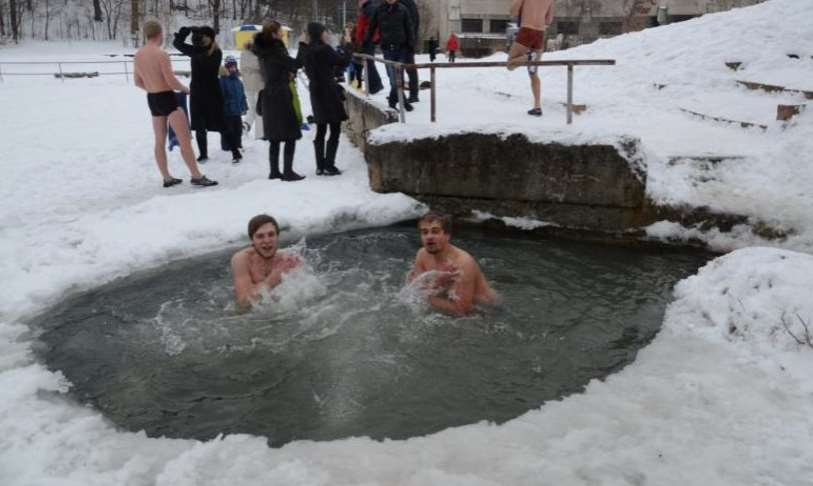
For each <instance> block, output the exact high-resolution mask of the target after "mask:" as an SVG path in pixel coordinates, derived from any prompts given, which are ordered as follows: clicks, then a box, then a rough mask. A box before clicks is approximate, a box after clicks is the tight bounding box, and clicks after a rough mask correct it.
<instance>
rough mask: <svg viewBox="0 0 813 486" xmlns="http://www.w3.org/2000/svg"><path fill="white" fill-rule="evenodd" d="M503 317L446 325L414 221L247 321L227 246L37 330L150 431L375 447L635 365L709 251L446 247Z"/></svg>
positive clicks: (329, 245) (70, 307) (495, 244)
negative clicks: (424, 294)
mask: <svg viewBox="0 0 813 486" xmlns="http://www.w3.org/2000/svg"><path fill="white" fill-rule="evenodd" d="M454 243H455V244H457V245H458V246H460V247H462V248H464V249H466V250H468V251H469V252H471V253H472V254H473V255H475V257H476V258H478V260H479V261H480V264H481V266H482V268H483V270H484V272H485V274H486V277H487V278H488V280H489V281H490V282H491V283H492V285H493V287H494V288H495V290H497V292H499V293H500V294H501V296H502V297H503V299H504V302H503V304H502V305H500V306H498V307H496V308H493V309H485V310H484V311H483V312H481V313H479V314H478V315H476V316H473V317H468V318H464V319H455V318H451V317H447V316H442V315H438V314H436V313H433V312H430V311H428V310H427V309H426V308H424V307H423V305H421V299H419V298H418V296H417V295H416V294H415V293H414V292H412V291H411V290H410V289H408V288H404V279H405V275H406V273H407V271H408V269H409V267H410V265H411V263H412V261H413V259H414V255H415V251H416V249H417V248H418V245H419V240H418V237H417V233H416V231H415V230H414V228H413V227H393V228H384V229H376V230H369V231H358V232H352V233H346V234H340V235H332V236H323V237H318V238H312V239H309V240H308V241H307V243H306V244H303V243H300V244H299V245H298V246H299V249H300V251H302V252H304V254H305V257H306V260H307V261H308V263H309V268H308V269H305V270H303V271H301V272H299V273H297V274H294V275H292V276H291V277H290V278H288V279H287V280H286V281H285V282H284V283H283V285H282V286H281V287H279V288H278V289H277V290H276V291H275V292H274V293H273V294H272V295H271V297H270V298H271V300H272V301H273V304H270V305H268V306H266V307H264V308H263V309H260V310H257V311H254V312H252V313H250V314H247V315H239V314H237V313H236V312H235V310H234V306H233V304H232V287H231V276H230V272H229V258H230V256H231V253H232V252H231V251H229V252H219V253H216V254H212V255H209V256H206V257H201V258H196V259H193V260H185V261H181V262H177V263H175V264H172V265H170V266H167V267H164V268H161V269H159V270H155V271H149V272H143V273H140V274H136V275H132V276H130V277H127V278H125V279H122V280H119V281H117V282H114V283H112V284H110V285H106V286H104V287H101V288H99V289H97V290H95V291H92V292H88V293H86V294H82V295H80V296H78V297H75V298H72V299H70V300H69V301H66V302H64V303H63V304H61V305H59V306H58V307H57V308H55V309H53V310H52V311H51V312H49V313H48V314H47V315H43V316H41V317H39V318H38V319H37V320H36V322H35V326H36V327H37V328H38V329H40V330H41V332H42V334H41V336H40V339H41V344H42V345H41V349H40V353H41V356H42V358H43V359H44V360H45V361H46V363H47V364H48V366H49V368H51V369H59V370H61V371H62V372H63V373H64V374H65V376H66V377H67V378H68V379H69V380H70V381H71V382H72V383H73V385H74V386H73V389H72V393H73V394H74V395H75V396H76V398H77V399H78V400H79V401H80V402H82V403H88V404H91V405H93V406H94V407H96V408H98V409H99V410H101V411H102V412H103V413H104V415H105V416H107V417H108V418H109V419H111V420H112V421H113V422H114V423H116V424H117V425H119V426H121V427H123V428H126V429H129V430H134V431H137V430H142V429H143V430H146V432H147V434H148V435H150V436H168V437H183V438H197V439H209V438H212V437H215V436H216V435H218V434H220V433H250V434H257V435H265V436H267V437H268V438H269V441H270V443H271V444H272V445H274V446H279V445H282V444H285V443H287V442H290V441H292V440H297V439H314V440H329V439H337V438H342V437H349V436H370V437H373V438H376V439H383V438H392V439H402V438H406V437H411V436H416V435H424V434H427V433H431V432H435V431H438V430H441V429H444V428H446V427H450V426H455V425H462V424H469V423H473V422H478V421H481V420H490V421H495V422H504V421H506V420H509V419H511V418H514V417H517V416H519V415H521V414H522V413H524V412H526V411H528V410H529V409H533V408H537V407H539V406H540V405H541V404H542V403H543V402H545V401H547V400H552V399H557V398H561V397H562V396H564V395H567V394H570V393H574V392H577V391H580V390H581V389H582V388H583V387H584V386H585V385H586V384H587V383H588V382H589V381H590V379H592V378H602V377H605V376H607V375H608V374H610V373H613V372H615V371H617V370H619V369H621V368H622V367H623V366H625V365H627V364H629V363H630V362H632V361H633V359H634V358H635V354H636V352H637V350H638V349H640V348H641V347H642V346H644V345H645V344H647V343H648V342H649V341H650V340H651V339H652V338H653V337H654V335H655V334H656V333H657V331H658V329H659V327H660V324H661V320H662V316H663V312H664V308H665V306H666V304H667V303H668V301H669V300H670V291H671V288H672V286H673V285H674V284H675V283H676V282H677V281H678V280H680V279H681V278H683V277H685V276H687V275H689V274H691V273H693V272H695V271H696V269H697V268H698V267H699V266H700V265H702V263H703V262H704V261H705V259H706V257H705V256H704V255H699V254H696V253H686V252H679V251H663V250H659V251H654V250H641V249H635V250H633V249H627V248H618V247H611V246H599V245H591V244H580V243H572V242H549V241H538V240H526V239H517V238H505V237H495V236H493V235H490V236H488V237H484V236H483V235H480V234H478V233H473V232H470V233H465V232H464V233H460V234H457V235H455V238H454Z"/></svg>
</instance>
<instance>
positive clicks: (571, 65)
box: [353, 54, 615, 125]
mask: <svg viewBox="0 0 813 486" xmlns="http://www.w3.org/2000/svg"><path fill="white" fill-rule="evenodd" d="M353 56H354V57H356V58H357V59H363V60H368V61H373V62H380V63H382V64H384V65H389V66H392V67H393V68H394V69H395V71H396V74H395V75H396V78H395V79H398V80H403V79H404V71H406V70H407V69H429V84H430V89H431V93H430V100H431V101H430V106H431V108H430V120H431V121H432V123H434V122H437V74H436V71H437V70H438V69H466V68H469V69H470V68H503V69H505V68H507V67H508V66H509V63H508V62H497V61H487V62H479V61H475V62H433V63H423V64H407V63H403V62H397V61H388V60H386V59H382V58H380V57H375V56H372V55H369V54H353ZM510 65H511V66H512V67H517V68H519V67H526V66H539V67H547V66H566V67H567V103H566V105H567V123H568V125H569V124H571V123H573V71H574V69H575V67H576V66H614V65H615V60H613V59H570V60H560V61H523V62H516V63H514V62H512V63H510ZM396 85H397V90H398V119H399V121H400V122H401V123H406V111H405V110H404V87H403V83H401V82H399V83H396ZM364 92H365V93H366V95H367V96H369V95H370V78H369V70H368V69H367V66H366V65H365V66H364Z"/></svg>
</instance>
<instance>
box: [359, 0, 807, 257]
mask: <svg viewBox="0 0 813 486" xmlns="http://www.w3.org/2000/svg"><path fill="white" fill-rule="evenodd" d="M811 20H813V2H810V1H803V0H776V1H769V2H766V3H764V4H761V5H758V6H755V7H751V8H743V9H739V10H733V11H730V12H725V13H720V14H714V15H707V16H704V17H700V18H697V19H694V20H691V21H687V22H681V23H677V24H672V25H668V26H664V27H659V28H656V29H649V30H645V31H642V32H638V33H633V34H626V35H622V36H619V37H615V38H611V39H606V40H600V41H598V42H595V43H593V44H589V45H584V46H580V47H578V48H574V49H569V50H566V51H559V52H551V53H548V54H545V56H544V59H546V60H561V59H615V60H616V62H617V65H616V66H609V67H608V66H601V67H577V68H576V70H575V102H576V103H580V104H586V105H587V106H588V110H587V112H586V113H585V114H583V115H580V116H576V117H575V120H574V123H573V125H571V126H567V125H566V124H565V109H564V107H563V106H562V105H561V103H562V102H564V101H565V98H566V86H567V77H566V70H565V68H564V67H549V68H542V69H541V70H540V76H541V78H542V91H543V108H544V111H545V115H544V117H543V118H542V119H541V120H540V119H536V118H532V117H529V116H527V115H526V114H525V111H526V110H527V109H529V108H530V107H531V103H532V98H531V94H530V89H529V83H528V77H527V75H526V74H525V71H524V70H523V69H520V70H517V71H515V72H508V71H505V70H502V69H439V70H438V71H437V76H438V81H437V83H438V123H437V124H431V123H429V103H428V101H429V95H428V92H427V91H424V92H422V93H421V96H422V101H421V102H420V103H418V104H416V105H415V107H416V110H415V111H414V112H412V113H409V114H408V115H407V121H408V123H407V124H406V125H389V126H385V127H382V128H380V129H379V130H378V131H376V132H375V133H374V134H373V136H374V137H375V138H376V140H378V141H386V140H390V139H402V138H405V137H433V136H438V135H443V134H446V133H454V132H459V131H469V132H470V131H474V132H489V133H507V134H510V133H525V134H526V135H528V137H530V138H532V139H538V140H541V141H542V140H549V139H570V140H576V139H578V140H581V141H590V140H601V139H603V138H605V136H606V135H608V134H610V135H632V136H635V137H638V138H640V139H641V140H642V142H643V144H644V147H645V149H646V150H645V152H646V153H647V155H648V188H647V190H648V193H649V196H650V197H651V198H652V199H653V200H654V201H656V202H657V203H660V204H666V205H675V206H680V205H684V204H686V205H690V206H695V207H700V206H706V207H709V208H710V209H711V210H713V211H719V212H727V213H733V214H740V215H744V216H749V217H751V218H752V219H753V220H754V221H762V222H765V223H767V224H769V225H771V226H773V227H776V228H781V229H785V230H790V229H792V230H793V231H794V232H795V234H794V235H792V236H790V237H789V238H788V239H787V240H786V241H765V240H761V239H759V238H757V237H754V236H753V235H751V234H750V230H749V229H748V228H738V229H737V232H736V234H735V235H729V236H726V235H723V236H720V235H717V234H715V233H708V234H702V233H699V232H697V231H694V232H692V233H689V232H686V231H684V230H683V229H681V228H679V227H676V226H669V229H670V230H669V231H664V228H665V226H664V225H660V226H658V227H657V228H656V231H653V232H652V235H653V236H657V237H690V236H693V237H699V238H703V239H706V240H707V241H708V242H709V243H710V244H711V245H712V246H713V247H715V248H717V249H720V250H730V249H733V248H737V247H741V246H745V245H750V244H754V243H760V244H765V245H771V246H773V245H776V246H780V247H784V248H792V249H798V250H803V251H811V250H813V215H811V213H810V211H808V210H807V208H809V207H811V205H813V196H811V192H810V191H809V190H808V187H807V186H808V184H807V181H808V180H811V179H812V178H813V164H811V161H813V155H811V154H813V110H811V109H808V110H806V111H805V112H803V113H802V114H801V115H800V116H798V117H796V118H794V120H793V121H792V122H791V123H789V124H785V123H784V122H780V121H777V120H776V108H777V105H778V104H793V105H798V104H805V103H806V104H808V105H811V106H809V108H813V100H807V99H805V97H804V96H803V95H802V94H798V93H765V92H761V91H750V90H748V89H746V88H745V87H743V86H741V85H740V84H738V83H737V81H738V80H743V81H754V82H762V83H770V84H779V85H782V86H786V87H789V88H794V89H802V90H807V91H811V92H813V29H811V27H810V25H811ZM789 54H793V55H796V56H798V59H795V58H791V57H788V55H789ZM505 58H506V55H505V54H496V55H494V56H492V58H490V59H489V60H495V61H497V60H500V61H504V60H505ZM440 60H441V61H444V60H445V59H443V58H442V57H441V59H440ZM733 61H737V62H742V63H743V64H742V66H741V67H740V70H739V71H737V72H735V71H732V70H731V69H729V68H728V67H726V65H725V63H726V62H733ZM425 62H428V59H425ZM461 62H463V61H461ZM423 75H424V76H425V77H426V76H428V72H427V71H423ZM659 87H661V88H662V89H659ZM385 91H386V90H385ZM385 97H386V93H382V94H379V95H377V96H376V98H377V99H378V101H379V102H380V103H382V104H383V103H385ZM683 110H690V111H693V112H698V113H703V114H705V115H709V116H712V117H717V118H725V119H731V120H736V121H744V122H752V123H757V124H760V125H767V127H768V128H767V130H766V131H762V130H760V129H758V128H741V127H740V126H739V125H729V124H726V123H721V122H715V121H708V120H703V119H700V118H698V117H696V116H692V115H690V114H688V113H687V112H685V111H683ZM709 155H716V156H740V158H737V159H733V160H725V161H723V162H722V163H720V164H717V165H714V166H709V164H703V163H696V162H694V161H692V160H687V159H686V158H687V157H702V156H709ZM676 158H682V159H680V160H677V161H676V162H675V163H672V164H670V163H669V162H670V160H672V159H676Z"/></svg>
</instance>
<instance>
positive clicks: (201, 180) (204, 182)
mask: <svg viewBox="0 0 813 486" xmlns="http://www.w3.org/2000/svg"><path fill="white" fill-rule="evenodd" d="M190 182H192V185H194V186H202V187H209V186H216V185H217V181H213V180H211V179H209V178H208V177H206V176H200V177H193V178H192V179H190Z"/></svg>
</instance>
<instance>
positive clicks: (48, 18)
mask: <svg viewBox="0 0 813 486" xmlns="http://www.w3.org/2000/svg"><path fill="white" fill-rule="evenodd" d="M50 26H51V0H45V40H48V28H49V27H50Z"/></svg>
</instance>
